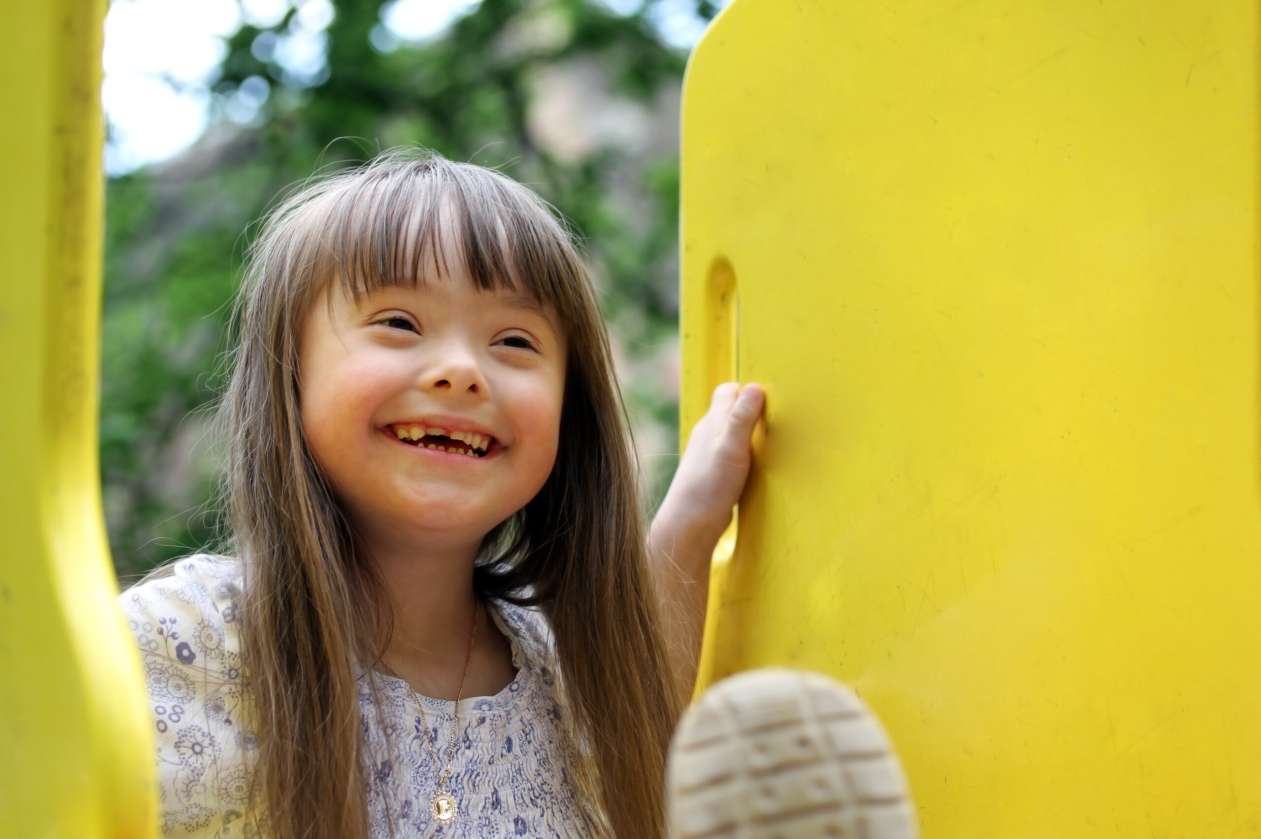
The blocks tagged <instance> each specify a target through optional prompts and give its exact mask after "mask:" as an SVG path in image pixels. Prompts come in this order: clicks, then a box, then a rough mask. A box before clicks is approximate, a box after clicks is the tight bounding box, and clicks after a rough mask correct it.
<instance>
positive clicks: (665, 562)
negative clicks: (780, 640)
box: [648, 382, 766, 704]
mask: <svg viewBox="0 0 1261 839" xmlns="http://www.w3.org/2000/svg"><path fill="white" fill-rule="evenodd" d="M765 398H766V397H765V393H764V392H763V390H762V388H761V387H759V386H758V385H745V386H744V387H743V388H742V387H740V385H738V384H736V383H734V382H727V383H725V384H721V385H719V386H718V387H717V389H715V390H714V397H713V401H712V402H711V403H710V406H709V410H708V411H707V412H706V413H705V416H703V417H701V419H700V421H699V422H697V423H696V427H695V428H693V429H692V434H691V436H690V437H689V439H688V444H687V449H686V450H685V451H684V452H683V457H682V459H681V460H680V461H679V468H678V470H677V471H676V472H675V473H674V480H673V481H671V482H670V489H669V491H667V492H666V497H665V500H664V501H662V502H661V507H660V509H659V510H658V511H657V515H656V516H655V517H654V518H653V521H652V527H651V529H650V530H649V534H648V558H649V563H650V564H651V567H652V576H653V582H654V584H655V587H656V590H657V597H658V600H659V603H660V607H661V614H662V616H663V617H664V620H665V628H666V643H667V644H668V647H669V650H668V652H669V655H670V663H671V667H672V669H673V670H674V675H675V679H676V682H677V684H678V685H679V691H680V693H681V696H682V699H683V702H684V704H686V703H687V701H688V700H689V699H690V698H691V695H692V685H693V683H694V682H695V681H696V668H697V665H698V663H699V660H700V649H701V634H702V631H703V630H704V627H705V608H706V605H707V602H708V596H709V563H710V557H711V556H712V555H713V552H714V546H715V545H716V544H717V543H718V539H719V537H720V536H722V533H723V531H724V530H726V529H727V525H728V524H730V523H731V511H732V508H733V507H734V506H735V504H736V502H737V501H738V500H739V498H740V493H741V492H742V491H743V489H744V483H745V480H746V479H747V478H748V476H749V467H750V466H751V464H752V461H753V455H752V450H751V448H750V440H751V439H752V436H753V428H754V426H756V425H757V421H758V418H759V417H761V415H762V407H763V405H764V404H765Z"/></svg>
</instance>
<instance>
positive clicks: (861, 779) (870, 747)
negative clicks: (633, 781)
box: [666, 669, 919, 839]
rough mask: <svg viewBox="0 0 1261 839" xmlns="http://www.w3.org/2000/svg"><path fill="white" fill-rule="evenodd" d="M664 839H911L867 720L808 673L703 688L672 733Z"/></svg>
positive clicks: (845, 696)
mask: <svg viewBox="0 0 1261 839" xmlns="http://www.w3.org/2000/svg"><path fill="white" fill-rule="evenodd" d="M666 784H667V790H668V804H667V809H668V812H667V823H668V826H669V827H668V831H669V836H670V837H671V839H825V838H826V839H915V837H917V836H918V835H919V831H918V828H917V826H916V823H915V812H914V809H913V807H912V805H911V801H910V795H909V792H908V790H907V785H906V777H905V775H904V774H903V772H902V767H901V764H899V762H898V759H897V756H896V755H895V754H894V753H893V748H892V746H891V745H890V743H889V738H888V737H887V736H885V733H884V729H883V728H882V727H881V725H880V723H879V721H878V720H877V719H876V717H875V716H874V715H873V714H872V713H871V711H869V710H868V709H867V707H866V706H865V705H864V704H863V703H862V701H861V700H859V698H858V697H857V696H855V695H854V692H853V691H851V690H850V689H849V688H846V687H844V686H843V685H840V684H837V683H836V682H834V681H832V680H831V679H828V678H826V677H824V676H821V675H819V674H817V673H807V672H802V671H795V670H778V669H768V670H754V671H750V672H747V673H742V674H740V675H737V676H733V677H731V678H729V679H725V680H723V681H721V682H719V683H718V684H716V685H714V686H713V687H712V688H710V689H709V690H708V691H707V692H706V693H705V694H704V695H703V696H702V697H701V699H700V701H699V702H697V703H696V705H694V706H693V707H692V708H691V709H690V710H689V711H688V712H687V713H686V714H684V716H683V720H682V721H681V722H680V724H679V728H678V730H677V731H676V732H675V735H674V742H673V744H672V745H671V748H670V760H669V764H668V767H667V770H666Z"/></svg>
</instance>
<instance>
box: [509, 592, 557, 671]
mask: <svg viewBox="0 0 1261 839" xmlns="http://www.w3.org/2000/svg"><path fill="white" fill-rule="evenodd" d="M495 609H496V611H497V612H498V616H499V619H500V620H499V623H500V628H501V629H502V630H504V631H505V633H506V634H507V635H509V636H510V639H511V641H512V642H513V646H514V653H519V654H520V655H521V656H522V657H524V658H525V659H526V660H527V661H528V662H529V663H531V664H535V665H540V666H551V665H553V664H554V663H555V661H556V638H555V636H554V635H553V634H552V627H551V624H550V623H548V620H547V615H546V614H544V613H543V611H542V610H541V609H539V608H537V607H533V606H518V605H517V604H515V603H509V602H508V601H506V600H496V601H495ZM515 657H516V656H515V655H514V658H515ZM514 664H517V665H518V666H520V663H519V662H514Z"/></svg>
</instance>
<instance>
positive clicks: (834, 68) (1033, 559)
mask: <svg viewBox="0 0 1261 839" xmlns="http://www.w3.org/2000/svg"><path fill="white" fill-rule="evenodd" d="M1259 28H1261V26H1259V20H1258V7H1257V4H1256V3H1254V2H1250V1H1249V2H1245V0H1216V1H1215V2H1203V0H1171V1H1170V2H1162V3H1150V2H1143V0H1125V1H1124V2H1106V3H1105V2H1100V0H1070V2H1057V3H1050V2H1034V3H1025V2H1019V3H1018V2H999V0H976V1H975V2H967V3H949V4H943V3H936V2H911V3H901V4H875V3H851V2H844V3H839V2H826V1H825V0H805V2H782V1H781V0H736V2H735V3H734V4H733V5H732V6H731V7H730V8H729V9H728V10H727V11H725V12H724V13H723V14H722V15H721V16H720V18H719V19H718V20H717V21H716V22H715V24H714V25H713V26H712V27H711V29H710V31H709V32H708V34H707V35H706V37H705V38H704V40H703V41H702V42H701V44H700V45H699V46H698V48H697V50H696V52H695V54H694V55H693V58H692V61H691V64H690V66H689V69H688V76H687V80H686V86H685V92H684V116H683V158H682V165H683V196H682V200H683V215H684V218H683V228H682V239H683V242H682V245H683V309H684V311H683V332H684V335H683V343H684V378H685V393H684V399H683V406H682V411H683V435H684V439H686V435H687V433H688V430H689V429H690V427H691V425H692V424H693V423H694V422H695V421H696V420H697V419H698V418H699V417H700V415H701V414H702V413H703V412H704V409H705V406H706V404H707V399H708V393H709V390H710V389H711V388H712V386H713V384H715V383H716V382H718V381H721V380H723V379H726V378H735V377H738V378H740V379H741V380H744V381H758V382H762V383H763V384H765V385H766V387H767V390H768V415H767V425H766V433H765V437H764V438H762V439H760V440H759V441H758V444H757V449H756V451H757V461H756V467H755V474H754V476H753V478H752V481H751V484H750V486H749V488H748V491H747V493H746V496H745V498H744V499H743V503H742V505H741V508H740V518H739V531H738V537H737V539H736V544H735V549H734V554H733V555H732V556H731V557H730V560H729V561H728V560H726V559H725V558H724V557H723V556H722V555H721V554H722V552H721V551H720V556H719V558H718V565H717V567H716V568H715V575H714V580H713V583H714V584H713V587H712V591H711V608H710V615H709V623H708V626H707V637H706V651H705V657H704V661H703V663H702V681H703V682H710V681H713V680H715V679H717V678H720V677H721V676H723V675H726V674H728V673H731V672H734V671H737V670H742V669H746V668H751V667H756V666H761V665H767V664H772V663H775V664H786V665H793V666H799V667H806V668H813V669H817V670H821V671H825V672H827V673H830V674H832V675H833V676H836V677H838V678H841V679H843V680H845V681H848V682H850V683H852V684H853V685H855V686H856V687H857V688H858V690H859V691H860V693H862V694H863V695H864V697H866V698H867V700H868V701H869V702H871V703H872V705H873V706H874V707H875V709H876V710H877V711H878V712H879V713H880V715H881V716H882V718H883V719H884V721H885V722H886V724H887V726H888V728H889V730H890V732H891V734H892V736H893V737H894V739H895V741H896V743H897V745H898V747H899V751H900V753H901V755H902V756H903V759H904V761H905V763H906V766H907V769H908V773H909V776H910V781H911V785H912V788H913V793H914V796H915V798H916V800H917V802H918V803H919V805H920V818H921V822H922V827H923V831H924V835H925V836H926V837H964V836H966V837H1017V836H1018V837H1022V839H1029V838H1030V837H1043V836H1045V837H1066V836H1072V837H1083V839H1084V837H1158V836H1167V837H1206V838H1207V837H1213V839H1224V837H1243V836H1257V835H1261V714H1258V712H1257V708H1258V707H1261V671H1259V670H1258V667H1257V666H1256V664H1255V660H1256V658H1257V647H1258V642H1259V641H1261V508H1259V505H1258V500H1259V494H1261V493H1259V490H1261V485H1259V479H1261V446H1259V445H1258V443H1259V442H1261V399H1259V397H1261V366H1259V364H1258V359H1259V356H1261V329H1259V328H1258V323H1259V318H1261V305H1259V304H1261V297H1259V294H1258V290H1259V286H1261V258H1259V252H1258V251H1259V248H1258V243H1259V242H1261V212H1259V209H1261V208H1259V201H1258V198H1259V196H1261V177H1259V175H1261V169H1259V167H1258V164H1259V163H1261V142H1259V138H1261V133H1259V129H1261V111H1259V110H1258V103H1259V102H1261V86H1259V80H1261V69H1259V67H1261V64H1259V62H1261V44H1259V43H1258V40H1259V39H1258V31H1259Z"/></svg>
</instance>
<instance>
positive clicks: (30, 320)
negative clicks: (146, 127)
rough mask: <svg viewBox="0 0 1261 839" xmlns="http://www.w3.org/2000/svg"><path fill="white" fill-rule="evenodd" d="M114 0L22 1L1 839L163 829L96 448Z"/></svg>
mask: <svg viewBox="0 0 1261 839" xmlns="http://www.w3.org/2000/svg"><path fill="white" fill-rule="evenodd" d="M104 11H105V3H104V0H55V1H54V2H38V3H16V2H15V3H7V4H5V26H6V30H7V32H8V33H9V34H8V37H7V38H6V39H5V48H4V50H0V78H3V79H5V83H4V85H2V86H0V112H2V113H3V114H4V115H5V130H4V131H3V132H0V183H3V184H4V188H3V195H4V198H3V204H2V206H3V210H2V211H0V212H3V217H2V219H0V266H2V267H0V277H2V279H0V359H2V360H0V370H3V377H2V379H0V384H2V385H3V392H4V396H3V400H2V401H0V417H2V418H3V419H2V425H0V525H2V527H0V529H2V530H3V533H4V541H5V547H4V551H3V554H2V557H3V560H2V564H0V741H2V742H3V744H4V745H3V747H0V751H2V752H3V755H4V757H3V759H0V835H3V836H6V837H9V836H12V837H21V838H22V839H42V837H49V839H54V838H55V839H66V837H74V839H96V837H136V839H143V837H149V836H152V835H153V833H154V830H155V829H156V801H155V794H154V790H155V789H156V786H155V783H154V777H153V773H154V767H153V754H154V752H153V742H152V734H151V732H150V729H149V725H150V724H151V723H150V722H149V720H148V719H147V715H146V711H147V706H146V704H145V700H144V687H143V682H142V680H141V671H140V661H139V656H138V655H137V654H136V652H135V641H134V640H133V638H132V636H131V635H130V633H129V632H128V631H127V627H126V626H125V625H124V623H123V618H122V615H121V612H120V611H119V610H118V608H117V606H116V605H115V597H116V596H117V588H116V585H115V582H114V575H113V569H112V567H111V565H110V561H109V555H108V549H107V546H106V541H105V531H104V527H103V520H102V515H101V504H100V479H99V475H98V465H97V464H98V458H97V403H98V396H97V391H98V367H99V364H98V349H97V347H98V341H99V334H100V331H99V323H98V322H99V320H100V311H99V310H100V286H101V208H102V190H103V181H102V174H101V153H102V145H103V138H104V132H103V130H102V118H101V109H100V87H101V37H102V36H101V33H102V22H103V18H104Z"/></svg>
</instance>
